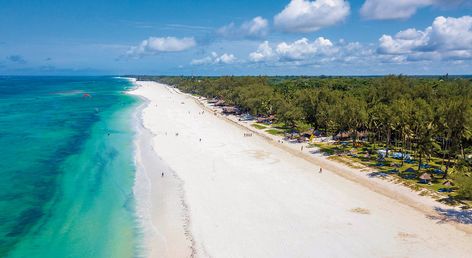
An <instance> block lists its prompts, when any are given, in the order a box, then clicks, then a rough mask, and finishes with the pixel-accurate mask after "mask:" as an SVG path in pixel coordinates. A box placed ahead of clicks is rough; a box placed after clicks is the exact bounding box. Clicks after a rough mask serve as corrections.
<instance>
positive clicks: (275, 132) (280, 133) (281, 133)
mask: <svg viewBox="0 0 472 258" xmlns="http://www.w3.org/2000/svg"><path fill="white" fill-rule="evenodd" d="M266 132H268V133H270V134H272V135H284V131H281V130H279V129H267V130H266Z"/></svg>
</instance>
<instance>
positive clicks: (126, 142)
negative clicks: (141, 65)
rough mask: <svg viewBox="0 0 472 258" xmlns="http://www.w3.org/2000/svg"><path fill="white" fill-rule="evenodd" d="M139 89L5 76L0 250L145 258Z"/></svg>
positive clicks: (98, 80) (110, 82)
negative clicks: (139, 197)
mask: <svg viewBox="0 0 472 258" xmlns="http://www.w3.org/2000/svg"><path fill="white" fill-rule="evenodd" d="M132 87H133V85H132V83H131V82H130V81H128V80H125V79H120V78H112V77H0V257H48V258H52V257H135V256H139V251H140V250H138V249H139V248H138V247H139V237H140V233H139V226H138V222H137V219H136V216H135V200H134V196H133V184H134V172H135V168H134V155H133V149H134V143H133V137H134V126H133V123H134V122H133V116H134V112H135V110H136V107H137V106H138V105H139V99H137V98H136V97H133V96H130V95H127V94H125V93H124V92H125V91H126V90H127V89H130V88H132Z"/></svg>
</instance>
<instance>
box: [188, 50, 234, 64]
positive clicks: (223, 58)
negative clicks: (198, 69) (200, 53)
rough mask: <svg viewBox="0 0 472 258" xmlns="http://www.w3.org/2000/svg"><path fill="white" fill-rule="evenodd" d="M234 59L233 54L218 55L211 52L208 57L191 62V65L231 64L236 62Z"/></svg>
mask: <svg viewBox="0 0 472 258" xmlns="http://www.w3.org/2000/svg"><path fill="white" fill-rule="evenodd" d="M236 59H237V58H236V57H235V56H234V55H233V54H227V53H224V54H222V55H218V54H217V53H216V52H211V55H210V56H207V57H204V58H201V59H194V60H192V62H191V64H192V65H210V64H232V63H234V62H236Z"/></svg>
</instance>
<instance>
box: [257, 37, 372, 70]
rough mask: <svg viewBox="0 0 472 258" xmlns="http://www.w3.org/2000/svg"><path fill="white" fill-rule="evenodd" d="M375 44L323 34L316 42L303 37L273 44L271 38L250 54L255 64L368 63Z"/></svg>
mask: <svg viewBox="0 0 472 258" xmlns="http://www.w3.org/2000/svg"><path fill="white" fill-rule="evenodd" d="M374 54H375V48H374V46H365V45H362V44H361V43H358V42H350V43H346V42H344V40H340V41H339V42H337V43H333V42H332V41H331V40H329V39H326V38H323V37H319V38H317V39H315V40H313V41H310V40H308V39H307V38H301V39H299V40H295V41H293V42H288V43H287V42H280V43H278V44H275V45H274V46H271V44H270V43H269V42H268V41H265V42H263V43H261V44H260V45H259V47H258V49H257V50H256V51H254V52H252V53H250V54H249V60H250V61H251V62H254V63H265V64H270V65H275V66H277V65H286V64H290V65H292V66H301V65H310V64H322V63H323V64H324V63H330V62H331V63H354V62H363V63H364V62H365V63H368V62H369V61H368V60H371V59H372V58H374Z"/></svg>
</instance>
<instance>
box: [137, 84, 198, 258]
mask: <svg viewBox="0 0 472 258" xmlns="http://www.w3.org/2000/svg"><path fill="white" fill-rule="evenodd" d="M133 83H134V85H135V87H134V88H133V89H132V90H130V91H128V94H131V95H135V96H137V97H139V98H141V99H142V101H143V103H142V104H141V105H140V106H139V107H138V108H137V110H136V112H135V114H134V120H135V123H134V127H135V131H136V137H135V141H134V146H135V157H134V159H135V167H136V177H135V184H134V187H133V193H134V195H135V198H136V212H137V215H136V216H137V218H138V219H139V221H138V223H139V225H140V228H141V231H142V234H143V236H142V237H143V238H142V241H143V246H142V250H143V251H144V254H145V256H146V257H157V256H159V257H191V256H193V254H192V253H193V247H192V246H193V240H192V237H191V235H190V233H189V229H188V224H189V219H188V211H187V210H186V209H185V199H184V193H183V189H182V182H181V180H180V179H179V177H178V176H177V175H176V174H175V172H174V171H173V170H172V169H170V168H169V167H168V166H167V165H166V164H165V162H164V161H163V160H162V159H161V158H160V157H159V156H158V155H157V154H156V152H155V150H154V148H153V147H152V146H149V143H151V142H152V141H153V137H154V136H155V135H153V133H152V132H151V131H149V130H148V129H147V128H146V127H145V126H144V124H143V118H142V113H143V112H144V110H145V109H146V108H149V105H150V101H149V100H148V99H146V98H145V97H143V96H139V95H136V94H134V93H133V92H134V91H136V90H137V89H139V87H140V86H139V85H138V84H136V82H135V81H134V82H133ZM158 171H165V172H164V173H166V178H165V179H166V180H165V181H164V180H161V178H160V177H161V175H160V174H159V172H158Z"/></svg>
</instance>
